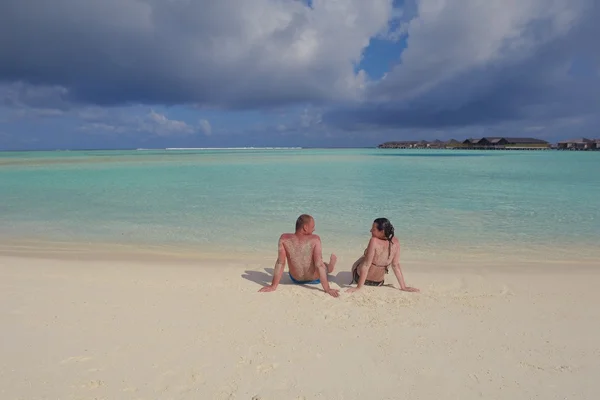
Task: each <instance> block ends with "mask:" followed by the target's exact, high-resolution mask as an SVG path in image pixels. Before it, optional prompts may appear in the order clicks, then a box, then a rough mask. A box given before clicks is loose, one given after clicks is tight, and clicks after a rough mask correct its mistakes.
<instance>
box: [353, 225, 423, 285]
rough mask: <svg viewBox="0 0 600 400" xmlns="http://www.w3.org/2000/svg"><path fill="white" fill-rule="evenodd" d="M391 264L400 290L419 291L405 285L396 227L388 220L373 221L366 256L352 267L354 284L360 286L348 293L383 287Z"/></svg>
mask: <svg viewBox="0 0 600 400" xmlns="http://www.w3.org/2000/svg"><path fill="white" fill-rule="evenodd" d="M390 264H391V265H392V269H393V270H394V274H396V278H398V282H399V283H400V290H404V291H405V292H418V291H419V289H416V288H413V287H409V286H406V283H404V276H402V270H401V269H400V242H399V241H398V239H396V238H395V237H394V226H393V225H392V223H391V222H390V221H389V220H388V219H387V218H377V219H376V220H375V221H373V226H372V227H371V240H369V245H368V247H367V249H366V250H365V253H364V255H363V256H362V257H360V258H359V259H358V260H356V262H355V263H354V265H353V266H352V283H355V282H356V283H357V284H358V285H357V286H356V287H355V288H350V289H348V290H347V292H349V293H352V292H356V291H357V290H359V289H360V288H362V287H363V286H364V285H367V286H382V285H383V282H384V280H385V274H387V273H388V268H389V266H390Z"/></svg>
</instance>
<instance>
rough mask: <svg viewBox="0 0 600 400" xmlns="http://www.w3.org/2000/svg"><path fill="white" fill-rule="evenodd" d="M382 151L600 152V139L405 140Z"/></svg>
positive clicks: (382, 146)
mask: <svg viewBox="0 0 600 400" xmlns="http://www.w3.org/2000/svg"><path fill="white" fill-rule="evenodd" d="M377 147H378V148H380V149H450V150H452V149H456V150H551V149H557V150H581V151H584V150H600V139H588V138H576V139H569V140H563V141H561V142H558V143H557V144H555V145H552V144H550V143H549V142H547V141H545V140H542V139H536V138H522V137H496V136H494V137H491V136H487V137H482V138H475V139H473V138H469V139H465V140H463V141H462V142H459V141H458V140H455V139H450V140H447V141H442V140H439V139H436V140H433V141H431V142H429V141H427V140H405V141H397V142H385V143H382V144H380V145H379V146H377Z"/></svg>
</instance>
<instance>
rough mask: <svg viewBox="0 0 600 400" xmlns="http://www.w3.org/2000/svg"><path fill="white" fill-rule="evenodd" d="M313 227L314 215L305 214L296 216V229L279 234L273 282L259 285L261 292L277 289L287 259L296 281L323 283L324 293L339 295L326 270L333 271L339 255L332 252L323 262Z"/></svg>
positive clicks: (291, 275) (292, 276)
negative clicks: (293, 231) (331, 284)
mask: <svg viewBox="0 0 600 400" xmlns="http://www.w3.org/2000/svg"><path fill="white" fill-rule="evenodd" d="M314 231H315V220H314V219H313V217H311V216H310V215H307V214H302V215H301V216H299V217H298V219H297V220H296V232H295V233H284V234H283V235H281V236H280V237H279V254H278V256H277V262H276V263H275V272H274V273H273V282H272V283H271V285H270V286H265V287H264V288H262V289H260V292H272V291H274V290H275V289H277V286H278V285H279V281H280V280H281V276H282V275H283V270H284V268H285V262H286V260H287V262H288V264H289V265H290V278H291V279H292V281H293V282H294V283H298V284H307V283H321V285H323V290H324V291H325V293H327V294H329V295H330V296H333V297H338V296H339V291H338V290H336V289H331V288H330V287H329V282H328V281H327V274H328V273H331V272H333V269H334V267H335V263H336V261H337V258H336V256H335V255H334V254H332V255H331V259H330V260H329V264H327V263H324V262H323V255H322V249H321V238H320V237H319V236H317V235H313V232H314Z"/></svg>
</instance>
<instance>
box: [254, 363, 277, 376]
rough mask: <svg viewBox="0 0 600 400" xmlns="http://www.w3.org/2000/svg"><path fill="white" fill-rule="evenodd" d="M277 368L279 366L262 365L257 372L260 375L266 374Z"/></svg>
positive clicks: (257, 368)
mask: <svg viewBox="0 0 600 400" xmlns="http://www.w3.org/2000/svg"><path fill="white" fill-rule="evenodd" d="M277 367H278V365H277V364H261V365H259V366H258V367H256V370H257V371H258V372H260V373H263V374H266V373H268V372H271V371H273V370H274V369H276V368H277Z"/></svg>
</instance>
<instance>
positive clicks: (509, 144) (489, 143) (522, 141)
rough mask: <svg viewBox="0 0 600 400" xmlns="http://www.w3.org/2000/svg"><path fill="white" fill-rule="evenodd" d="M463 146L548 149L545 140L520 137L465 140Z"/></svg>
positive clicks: (491, 148) (494, 148)
mask: <svg viewBox="0 0 600 400" xmlns="http://www.w3.org/2000/svg"><path fill="white" fill-rule="evenodd" d="M463 144H464V145H465V147H466V148H470V149H481V150H499V149H501V150H506V149H511V150H516V149H519V150H534V149H537V150H543V149H549V148H550V143H548V142H547V141H545V140H542V139H535V138H520V137H484V138H479V139H466V140H465V141H464V142H463Z"/></svg>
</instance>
